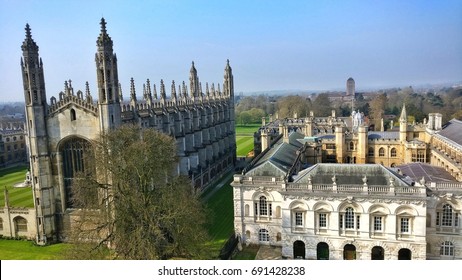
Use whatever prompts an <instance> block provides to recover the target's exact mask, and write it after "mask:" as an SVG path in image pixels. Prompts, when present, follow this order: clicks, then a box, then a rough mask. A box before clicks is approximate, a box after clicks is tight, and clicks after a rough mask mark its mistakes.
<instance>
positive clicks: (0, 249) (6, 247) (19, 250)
mask: <svg viewBox="0 0 462 280" xmlns="http://www.w3.org/2000/svg"><path fill="white" fill-rule="evenodd" d="M69 246H70V245H69V244H64V243H59V244H54V245H50V246H37V245H35V244H34V243H33V242H32V241H25V240H6V239H0V259H1V260H58V259H61V258H62V257H61V253H62V252H63V251H64V250H65V249H66V248H68V247H69Z"/></svg>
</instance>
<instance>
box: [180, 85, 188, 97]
mask: <svg viewBox="0 0 462 280" xmlns="http://www.w3.org/2000/svg"><path fill="white" fill-rule="evenodd" d="M181 95H182V96H183V98H184V99H187V98H188V89H187V88H186V83H185V82H184V81H183V84H182V85H181Z"/></svg>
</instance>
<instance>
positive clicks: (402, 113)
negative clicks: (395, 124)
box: [399, 104, 407, 122]
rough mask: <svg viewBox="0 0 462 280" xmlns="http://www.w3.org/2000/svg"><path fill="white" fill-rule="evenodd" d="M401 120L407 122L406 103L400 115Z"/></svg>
mask: <svg viewBox="0 0 462 280" xmlns="http://www.w3.org/2000/svg"><path fill="white" fill-rule="evenodd" d="M399 120H400V121H405V122H407V113H406V104H403V109H402V110H401V116H400V117H399Z"/></svg>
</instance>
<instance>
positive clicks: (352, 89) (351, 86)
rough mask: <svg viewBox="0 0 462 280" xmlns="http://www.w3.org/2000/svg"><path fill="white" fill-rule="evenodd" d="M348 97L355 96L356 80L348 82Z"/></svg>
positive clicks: (351, 79) (350, 79)
mask: <svg viewBox="0 0 462 280" xmlns="http://www.w3.org/2000/svg"><path fill="white" fill-rule="evenodd" d="M346 95H350V96H355V80H353V78H349V79H348V80H347V83H346Z"/></svg>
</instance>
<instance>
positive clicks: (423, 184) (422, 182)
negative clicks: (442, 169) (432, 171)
mask: <svg viewBox="0 0 462 280" xmlns="http://www.w3.org/2000/svg"><path fill="white" fill-rule="evenodd" d="M419 183H420V184H421V185H422V186H425V183H426V182H425V177H424V176H422V179H420V181H419Z"/></svg>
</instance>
